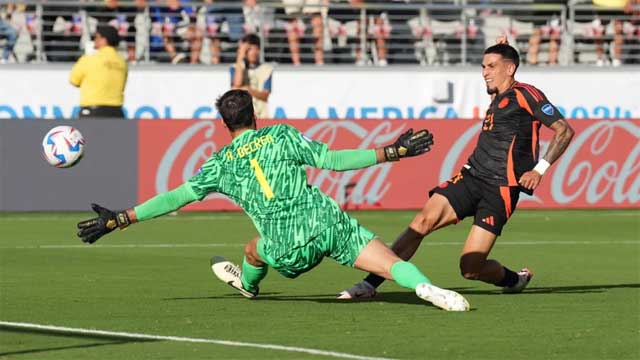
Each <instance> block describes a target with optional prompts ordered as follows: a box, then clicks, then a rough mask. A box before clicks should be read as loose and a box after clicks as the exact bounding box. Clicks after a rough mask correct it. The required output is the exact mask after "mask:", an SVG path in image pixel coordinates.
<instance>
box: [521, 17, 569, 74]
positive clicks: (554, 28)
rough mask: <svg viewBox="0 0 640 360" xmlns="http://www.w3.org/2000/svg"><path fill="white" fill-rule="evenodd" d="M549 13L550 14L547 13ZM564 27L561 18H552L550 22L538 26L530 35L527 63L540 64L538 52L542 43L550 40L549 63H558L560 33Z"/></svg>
mask: <svg viewBox="0 0 640 360" xmlns="http://www.w3.org/2000/svg"><path fill="white" fill-rule="evenodd" d="M545 15H548V14H545ZM561 33H562V27H561V26H560V19H558V18H552V19H551V20H549V21H548V22H545V23H543V24H541V25H540V26H536V27H535V28H534V29H533V33H532V34H531V36H530V37H529V47H528V50H527V63H529V64H531V65H537V64H538V54H539V52H540V45H541V44H542V43H543V42H549V60H548V63H549V65H557V64H558V51H559V49H560V35H561Z"/></svg>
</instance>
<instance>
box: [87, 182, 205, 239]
mask: <svg viewBox="0 0 640 360" xmlns="http://www.w3.org/2000/svg"><path fill="white" fill-rule="evenodd" d="M196 200H199V196H198V195H197V194H196V193H195V191H194V190H193V188H192V187H191V185H190V184H189V183H185V184H183V185H181V186H179V187H177V188H175V189H173V190H171V191H168V192H165V193H162V194H158V195H156V196H154V197H153V198H151V199H149V200H147V201H145V202H144V203H142V204H140V205H138V206H136V207H133V208H130V209H126V210H122V211H113V210H109V209H107V208H105V207H102V206H100V205H98V204H91V208H92V209H93V211H95V212H96V213H97V215H98V216H97V217H95V218H92V219H88V220H84V221H81V222H79V223H78V237H79V238H81V239H82V241H83V242H85V243H87V244H93V243H94V242H96V241H98V239H100V238H101V237H102V236H104V235H106V234H108V233H110V232H112V231H113V230H115V229H116V228H119V229H124V228H126V227H128V226H129V225H131V224H134V223H136V222H139V221H145V220H149V219H153V218H155V217H158V216H162V215H164V214H167V213H170V212H172V211H175V210H178V209H180V208H181V207H183V206H185V205H187V204H189V203H192V202H194V201H196Z"/></svg>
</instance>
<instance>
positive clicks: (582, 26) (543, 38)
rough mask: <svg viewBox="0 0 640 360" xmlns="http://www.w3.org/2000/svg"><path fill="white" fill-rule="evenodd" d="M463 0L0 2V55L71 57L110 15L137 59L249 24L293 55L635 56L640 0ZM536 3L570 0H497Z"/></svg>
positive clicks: (223, 53)
mask: <svg viewBox="0 0 640 360" xmlns="http://www.w3.org/2000/svg"><path fill="white" fill-rule="evenodd" d="M458 2H459V1H455V0H451V1H444V0H443V1H437V0H434V1H424V0H422V1H417V0H413V1H411V0H388V1H381V0H331V1H330V0H274V1H259V0H243V1H240V0H234V1H229V0H205V1H192V0H131V1H121V2H119V1H118V0H104V1H99V0H95V1H87V0H85V1H77V2H70V1H56V0H48V1H42V2H39V4H40V5H39V6H37V5H36V4H34V2H27V3H26V5H25V4H24V3H20V2H15V3H14V4H8V5H7V4H5V5H0V49H2V57H1V58H0V61H1V62H31V61H48V62H72V61H75V60H76V59H77V58H78V57H79V56H80V55H82V54H83V53H84V52H85V51H89V50H90V49H89V48H90V47H91V40H92V35H93V33H94V32H95V29H96V27H97V26H98V24H110V25H112V26H113V27H115V28H116V29H117V30H118V32H119V34H120V37H121V39H122V40H121V42H120V44H119V46H118V50H119V51H120V52H121V53H122V54H123V55H124V56H125V58H126V59H127V60H128V61H129V62H131V63H136V62H150V63H173V64H178V63H191V64H199V63H201V64H220V63H229V64H230V63H233V62H234V61H235V59H236V49H237V47H238V43H239V40H240V39H242V38H243V37H244V36H245V35H247V34H256V35H257V36H259V37H260V39H261V43H262V52H261V56H262V60H263V61H272V62H278V63H290V64H294V65H299V64H316V65H323V64H325V63H342V64H348V63H352V64H358V65H367V64H369V65H377V66H385V65H388V64H392V63H398V64H400V63H404V64H416V63H419V64H422V65H438V64H455V63H460V62H466V63H478V62H479V61H480V59H481V56H482V51H483V49H484V48H485V47H486V46H487V45H488V44H490V43H492V42H493V41H494V40H495V37H496V36H499V35H505V36H508V37H509V38H510V40H511V43H513V44H515V45H516V46H518V48H519V50H520V51H521V52H522V53H523V58H524V60H525V62H526V63H528V64H548V65H555V64H563V63H593V64H597V65H613V66H618V65H621V64H632V63H640V51H639V49H640V41H639V38H640V10H639V8H638V7H639V6H640V5H639V1H638V0H627V1H623V2H620V1H617V3H619V5H620V6H619V8H609V7H608V8H603V10H593V9H588V10H580V9H578V10H576V11H575V17H574V18H573V20H575V21H573V22H572V23H571V26H567V23H566V18H565V19H563V18H562V16H563V15H564V16H567V14H566V13H565V14H563V13H562V12H560V11H558V10H535V11H534V10H527V8H526V7H525V8H523V9H520V10H517V11H516V10H510V11H499V10H491V9H489V8H487V9H482V8H481V7H474V8H472V7H469V8H464V9H461V8H459V7H458V8H456V7H455V5H456V4H458ZM533 2H536V3H538V2H541V3H545V4H551V5H553V4H557V5H566V4H567V2H566V1H549V0H543V1H533V0H532V1H500V3H514V4H519V5H527V4H529V5H531V4H532V3H533ZM466 3H473V4H476V5H492V6H494V5H496V4H497V3H498V2H496V1H481V0H480V1H467V2H466ZM587 3H588V4H591V2H587ZM407 4H408V5H407ZM419 4H437V5H446V4H450V5H452V6H451V8H449V9H448V8H446V7H441V6H439V7H435V8H434V7H431V8H429V7H428V6H427V7H425V8H422V9H420V8H418V7H416V6H415V5H419ZM411 5H413V6H411ZM495 8H496V9H497V8H498V7H497V6H496V7H495ZM38 9H39V10H38ZM530 9H537V8H535V7H530ZM563 49H564V52H563Z"/></svg>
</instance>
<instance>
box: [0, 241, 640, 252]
mask: <svg viewBox="0 0 640 360" xmlns="http://www.w3.org/2000/svg"><path fill="white" fill-rule="evenodd" d="M463 244H464V242H462V241H447V242H426V243H424V244H423V246H454V245H455V246H458V245H463ZM504 245H507V246H508V245H514V246H532V245H533V246H535V245H640V240H612V241H567V240H558V241H554V240H532V241H504V242H501V243H500V246H504ZM244 246H245V245H244V244H225V243H217V244H216V243H212V244H118V245H32V246H0V249H4V250H8V249H113V248H154V249H162V248H168V249H172V248H210V247H244Z"/></svg>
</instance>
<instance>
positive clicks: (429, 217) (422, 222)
mask: <svg viewBox="0 0 640 360" xmlns="http://www.w3.org/2000/svg"><path fill="white" fill-rule="evenodd" d="M437 221H438V218H437V216H435V215H434V214H430V213H427V214H425V213H422V212H421V213H419V214H418V215H416V217H415V218H413V221H412V222H411V228H412V229H413V230H415V231H417V232H419V233H420V234H422V235H427V234H428V233H430V232H431V230H433V227H434V226H435V224H436V222H437Z"/></svg>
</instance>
